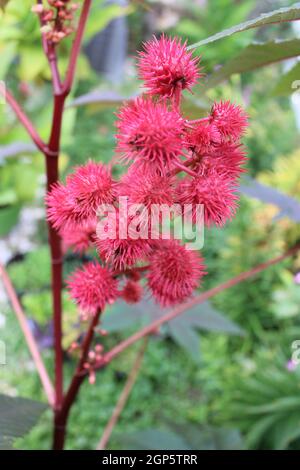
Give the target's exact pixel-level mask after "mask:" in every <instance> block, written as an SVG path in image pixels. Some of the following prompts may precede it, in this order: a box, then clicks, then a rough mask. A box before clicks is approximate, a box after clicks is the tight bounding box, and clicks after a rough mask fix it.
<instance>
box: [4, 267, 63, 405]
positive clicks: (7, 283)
mask: <svg viewBox="0 0 300 470" xmlns="http://www.w3.org/2000/svg"><path fill="white" fill-rule="evenodd" d="M0 276H1V277H2V280H3V284H4V287H5V290H6V293H7V296H8V298H9V300H10V302H11V305H12V307H13V310H14V312H15V314H16V317H17V319H18V321H19V324H20V327H21V329H22V332H23V334H24V337H25V340H26V343H27V345H28V349H29V351H30V353H31V356H32V359H33V362H34V364H35V366H36V369H37V372H38V374H39V377H40V380H41V383H42V386H43V388H44V391H45V394H46V397H47V400H48V403H49V405H50V406H51V407H53V406H54V397H55V395H54V389H53V385H52V382H51V380H50V378H49V375H48V372H47V370H46V367H45V365H44V362H43V359H42V357H41V355H40V351H39V348H38V345H37V343H36V341H35V339H34V336H33V334H32V332H31V330H30V328H29V326H28V323H27V319H26V315H25V313H24V311H23V309H22V307H21V304H20V302H19V299H18V296H17V294H16V292H15V290H14V288H13V285H12V283H11V280H10V278H9V276H8V274H7V272H6V270H5V268H4V266H2V265H1V264H0Z"/></svg>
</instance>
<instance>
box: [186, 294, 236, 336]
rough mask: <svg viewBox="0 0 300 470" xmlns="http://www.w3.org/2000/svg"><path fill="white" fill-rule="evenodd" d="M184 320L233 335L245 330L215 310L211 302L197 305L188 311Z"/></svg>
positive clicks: (205, 328) (209, 329)
mask: <svg viewBox="0 0 300 470" xmlns="http://www.w3.org/2000/svg"><path fill="white" fill-rule="evenodd" d="M183 320H184V321H185V322H186V323H189V324H190V325H193V326H194V327H196V328H199V329H200V330H208V331H216V332H223V333H228V334H232V335H241V336H242V335H243V334H244V332H243V330H242V328H240V327H239V326H238V325H237V324H236V323H234V322H233V321H231V320H229V319H228V318H226V317H224V315H222V314H221V313H220V312H218V311H217V310H215V309H214V308H213V307H212V305H211V304H210V302H204V303H202V304H201V305H196V306H195V307H193V308H191V309H190V310H189V311H188V312H186V313H185V314H184V316H183Z"/></svg>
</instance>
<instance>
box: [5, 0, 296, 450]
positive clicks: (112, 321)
mask: <svg viewBox="0 0 300 470" xmlns="http://www.w3.org/2000/svg"><path fill="white" fill-rule="evenodd" d="M32 3H33V2H32V1H31V0H23V1H22V2H19V1H17V0H10V2H9V4H8V6H7V8H6V11H5V13H0V54H1V60H0V78H3V79H5V82H6V83H7V84H8V85H9V87H10V88H11V89H12V90H13V91H14V93H15V95H16V96H17V98H18V99H19V101H20V102H21V103H22V105H23V106H24V108H25V109H26V110H27V111H28V112H29V113H30V115H31V116H32V119H33V121H34V122H35V123H36V125H37V127H38V129H39V131H40V133H41V135H44V134H45V133H47V129H48V126H49V116H50V112H51V92H50V83H49V72H48V68H47V64H46V63H45V59H44V57H43V54H42V52H41V47H40V42H39V41H40V37H39V25H38V22H37V19H36V17H35V16H34V15H33V14H31V13H30V7H31V6H32ZM292 3H293V2H289V1H272V2H271V1H259V2H258V1H255V0H246V1H243V2H239V1H235V0H210V1H207V2H206V1H200V0H198V1H195V0H194V1H192V0H191V1H189V0H181V1H176V2H167V1H163V0H161V1H150V0H149V1H132V2H115V3H114V2H109V3H107V2H104V1H101V0H95V1H94V6H93V8H94V10H93V14H92V15H91V19H90V21H89V24H88V30H87V36H86V44H85V53H83V54H82V55H81V57H80V62H79V67H78V75H77V82H76V87H75V91H74V93H73V96H71V97H70V99H69V101H68V110H67V112H66V116H65V121H64V126H63V138H62V143H63V150H62V151H63V158H62V166H61V172H62V175H63V177H64V176H65V175H66V174H67V173H68V172H69V171H70V169H71V168H72V166H74V165H76V164H79V163H82V162H85V161H86V160H87V159H88V158H93V159H95V160H99V161H100V160H101V161H105V162H108V161H110V159H111V158H112V157H113V147H114V120H115V115H114V112H115V111H116V110H117V108H118V105H119V104H120V101H121V99H122V98H123V97H130V96H133V95H134V94H135V93H136V90H137V85H138V81H137V77H136V70H135V67H134V55H135V54H136V52H135V51H136V50H137V49H140V48H141V45H142V42H143V41H144V40H146V39H148V38H149V37H150V36H151V35H152V33H155V34H159V33H161V32H166V33H167V34H170V35H180V36H182V37H183V38H186V39H187V41H188V42H189V43H194V42H196V41H199V40H201V39H204V38H206V37H208V36H210V35H212V34H214V33H216V32H218V31H221V30H224V29H226V28H228V27H231V26H233V25H235V24H238V23H240V22H242V21H245V20H247V19H249V18H254V17H256V16H258V14H259V13H261V12H267V11H270V10H274V9H276V8H279V7H288V6H290V5H292ZM297 24H298V22H296V23H294V24H293V23H292V24H289V23H283V24H282V25H274V26H269V27H268V28H260V29H253V30H249V31H245V32H243V33H240V34H238V35H233V36H230V37H228V38H225V39H223V40H221V41H218V42H213V43H210V44H207V45H205V46H203V47H200V48H198V49H197V51H196V53H199V54H200V55H201V56H202V65H203V68H204V71H205V73H206V74H207V78H206V79H205V80H204V81H203V84H202V85H200V86H199V87H198V89H197V90H196V91H195V94H194V95H192V96H189V97H186V101H185V112H186V113H187V114H189V115H190V116H192V115H193V114H195V113H197V114H198V115H199V113H200V114H201V112H202V111H204V110H205V109H206V108H209V107H210V103H211V102H212V100H214V99H216V98H218V99H219V98H224V99H232V100H235V101H237V102H240V103H243V105H244V106H246V107H247V110H248V112H249V114H250V118H251V121H250V130H249V132H248V135H247V137H246V139H245V144H246V145H247V148H248V152H249V164H248V170H249V175H250V176H251V178H253V179H255V180H256V181H257V182H259V183H260V184H261V186H259V187H256V191H255V195H256V198H255V199H254V198H250V197H248V196H247V195H246V194H247V191H243V192H244V195H242V198H241V203H240V208H239V211H238V213H237V216H236V218H235V220H234V221H233V222H232V223H231V224H228V225H227V226H226V227H225V228H224V229H218V230H217V229H212V230H210V231H207V232H206V235H205V246H204V249H203V254H204V256H205V259H206V263H207V266H208V268H209V275H208V276H207V278H206V281H205V285H204V287H203V288H209V287H212V286H215V285H217V284H218V283H220V282H222V281H225V280H227V279H229V278H230V277H232V276H234V275H236V274H238V273H240V272H242V271H244V270H247V269H250V268H251V267H253V266H255V265H256V264H258V263H261V262H263V261H265V260H268V259H271V258H272V257H274V256H277V255H279V254H280V253H282V252H283V251H284V250H285V249H286V247H288V246H290V245H292V244H294V243H295V242H297V241H299V238H300V230H299V221H300V210H299V207H300V205H299V206H298V205H297V204H296V203H297V201H298V200H299V199H300V150H299V148H300V135H299V127H300V126H299V121H300V117H299V109H300V106H299V100H298V101H297V96H296V95H297V93H295V94H294V95H293V96H291V95H292V92H293V89H292V88H291V82H292V78H293V80H295V79H297V76H298V79H300V70H299V63H298V62H297V59H290V60H284V61H277V60H276V61H274V62H275V63H272V65H268V66H267V67H261V68H259V69H258V65H265V64H267V63H268V62H273V61H272V60H269V58H270V57H271V58H272V54H273V52H272V51H273V49H270V44H273V45H274V40H275V38H276V40H278V39H280V40H282V41H292V40H293V41H296V42H297V41H300V39H295V38H299V34H300V32H299V31H300V29H299V26H297ZM257 42H260V43H263V44H265V46H264V48H267V49H264V50H265V52H264V53H265V55H263V54H262V55H259V54H258V52H257V51H256V50H254V53H253V50H252V49H251V47H252V48H253V47H258V46H253V45H252V46H251V44H254V43H257ZM266 44H267V46H266ZM297 44H298V43H297ZM68 47H69V44H68V42H67V44H66V45H65V43H64V45H63V49H62V51H61V54H62V62H61V67H62V69H63V67H64V66H65V65H64V64H65V62H66V61H65V60H64V58H67V55H68ZM260 47H262V46H260ZM291 47H292V45H291V43H289V42H288V43H287V44H286V46H285V48H284V50H283V53H282V56H281V57H282V58H284V59H286V58H287V57H289V55H290V54H289V51H290V50H291V49H290V48H291ZM293 47H294V45H293ZM295 47H296V46H295ZM297 47H299V45H298V46H297ZM245 48H246V49H245ZM249 48H250V49H251V50H250V49H249ZM249 50H250V52H249ZM245 54H246V56H247V61H248V62H247V64H249V63H250V64H251V66H250V67H249V66H247V67H245V66H243V64H244V63H245V62H243V60H244V58H245ZM249 54H250V57H249ZM251 54H252V55H251ZM294 55H297V54H296V53H295V54H294ZM299 55H300V47H299ZM261 56H263V57H265V63H262V64H258V63H256V62H255V61H257V58H258V57H261ZM235 57H237V58H238V59H237V60H236V61H235V62H232V61H233V59H234V58H235ZM253 57H254V58H253ZM251 61H252V62H251ZM237 63H239V64H242V65H241V66H240V68H241V70H238V69H237V66H236V64H237ZM223 64H231V65H230V66H229V67H228V65H227V69H225V71H224V69H222V71H221V72H220V66H221V65H223ZM226 70H227V71H226ZM240 72H242V73H240ZM297 73H298V75H297ZM222 74H223V75H222ZM297 102H298V108H297ZM0 120H1V121H0V122H1V128H0V142H1V146H0V237H1V238H0V260H1V262H5V263H7V264H8V271H9V274H10V276H11V278H12V280H13V282H14V285H15V287H16V289H17V292H18V294H19V296H20V298H21V301H22V305H23V306H24V309H25V310H26V312H27V314H28V321H29V322H30V325H31V327H32V329H33V331H34V333H35V336H36V338H37V339H38V341H39V345H40V347H41V348H42V350H43V356H44V357H45V359H46V361H47V363H48V365H49V367H51V364H52V361H51V359H52V349H51V346H52V325H51V323H50V321H49V318H50V313H51V304H50V290H49V255H48V249H47V246H46V237H47V235H46V227H45V223H44V222H43V211H44V209H43V195H44V178H43V172H44V166H43V160H42V158H41V157H40V155H39V154H38V153H37V151H36V150H35V148H34V147H32V146H31V144H30V143H29V142H28V138H27V136H26V135H25V132H24V131H23V129H22V128H21V127H20V126H19V125H18V123H17V121H16V119H15V116H14V115H13V113H12V112H11V111H10V110H9V108H8V106H4V105H3V104H2V105H0ZM115 171H116V172H120V171H121V169H119V168H118V167H117V169H116V170H115ZM252 181H253V180H252ZM243 184H245V186H246V187H247V184H249V181H248V183H247V181H245V182H243ZM265 186H267V187H268V188H269V189H270V188H271V189H274V190H276V191H277V192H274V193H273V192H272V191H271V192H270V191H269V192H267V195H266V192H264V189H263V188H265ZM265 191H266V190H265ZM278 194H280V195H281V198H278ZM276 195H277V196H276ZM278 201H279V202H278ZM295 204H296V205H295ZM291 206H292V207H293V208H294V210H291ZM76 263H78V259H76V257H74V256H73V255H71V254H67V255H66V263H65V275H67V273H68V272H69V270H71V269H73V267H74V265H75V264H76ZM299 271H300V255H298V256H297V257H294V258H293V259H289V260H287V261H285V262H283V263H280V264H278V265H276V266H273V267H271V268H269V269H268V270H266V271H264V272H262V273H261V274H259V275H257V276H256V277H255V278H253V279H251V280H249V281H246V282H244V283H243V284H239V285H238V286H236V287H233V288H231V289H229V290H226V291H225V292H223V293H222V294H219V295H218V296H216V297H215V298H214V299H213V301H212V302H211V303H210V304H203V305H201V306H199V307H197V312H198V313H202V314H203V315H204V318H205V319H206V320H205V321H203V322H202V323H201V324H200V325H199V324H197V323H196V324H195V321H193V316H192V315H190V316H189V317H188V314H187V317H185V316H183V317H182V318H181V320H180V323H179V324H178V323H177V324H175V323H174V321H173V322H172V324H170V325H168V327H166V328H164V329H163V330H162V331H161V332H159V333H158V334H157V335H156V336H153V337H152V338H151V339H150V342H149V345H148V347H147V351H146V353H145V357H144V363H143V368H142V372H141V373H140V375H139V378H138V380H137V383H136V385H135V387H134V389H133V392H132V395H131V397H130V400H129V402H128V404H127V406H126V408H125V409H124V411H123V413H122V416H121V419H120V421H119V422H118V425H117V427H116V428H115V430H114V433H113V436H112V439H111V441H110V444H109V447H110V448H111V449H120V448H131V447H133V448H139V447H140V448H143V449H146V448H149V449H150V448H153V449H158V448H162V449H172V448H175V449H176V448H180V449H184V448H192V449H202V448H250V449H253V448H263V449H285V448H287V449H295V448H296V449H300V393H299V392H300V366H298V367H296V366H295V365H294V364H292V363H291V354H292V350H291V344H292V342H293V341H294V340H297V339H300V286H299V283H300V281H299V276H298V278H297V276H296V275H297V273H298V272H299ZM297 279H298V281H297ZM0 293H1V292H0ZM2 297H3V296H2ZM2 297H1V298H0V301H1V306H0V325H1V329H0V338H1V340H2V341H4V342H5V343H6V349H7V364H6V365H0V374H1V378H0V393H3V394H7V395H10V396H22V397H27V398H31V399H35V400H40V401H43V400H44V399H43V395H42V391H41V389H40V385H39V382H38V378H37V375H36V373H35V371H34V368H33V364H32V361H31V360H30V357H29V354H28V352H27V349H26V345H25V343H24V341H23V339H22V334H21V332H20V331H19V328H18V325H17V323H16V319H15V318H14V316H13V313H12V312H11V310H10V308H9V307H8V306H7V303H6V302H5V299H4V298H2ZM146 311H147V312H149V315H152V314H154V313H155V311H156V309H155V307H154V306H153V305H151V304H150V302H149V301H148V300H147V299H145V301H144V303H143V305H142V306H141V307H140V308H139V309H131V310H130V311H129V310H128V309H126V308H125V307H124V306H123V305H122V307H120V306H119V305H118V304H117V305H116V306H114V308H111V309H109V310H108V311H107V312H106V323H105V324H104V326H105V327H106V328H107V329H108V331H109V332H110V334H109V335H108V336H107V337H106V338H105V346H106V347H109V346H110V345H113V344H115V343H116V341H117V339H120V338H123V337H125V336H127V335H128V333H130V332H131V331H134V330H135V329H136V327H137V325H138V323H143V322H145V321H147V319H146V318H145V315H144V312H146ZM156 313H157V312H156ZM64 322H65V324H64V333H65V336H64V345H65V348H66V353H65V361H66V364H67V370H68V371H69V374H71V372H72V370H73V366H74V364H73V361H72V359H71V357H70V356H69V354H68V353H67V347H68V346H69V344H70V342H71V341H72V340H73V339H76V338H77V337H78V335H79V334H80V332H79V331H78V325H77V314H76V309H75V307H74V305H73V304H72V303H71V302H70V301H69V299H68V297H67V295H65V297H64ZM135 354H136V348H132V349H129V350H127V351H126V352H125V353H123V354H122V355H121V356H120V357H119V358H118V359H117V360H116V361H115V362H113V364H112V366H111V367H109V368H108V369H106V370H104V371H102V372H101V373H100V374H99V375H98V377H97V381H96V384H95V385H93V386H91V385H89V384H88V383H86V384H85V385H84V386H83V389H82V392H81V395H80V398H79V400H78V401H77V403H76V405H75V407H74V410H73V412H72V415H71V422H70V433H69V436H68V440H67V448H69V449H93V448H95V446H96V444H97V442H98V441H99V438H100V436H101V433H102V430H103V428H104V426H105V424H106V422H107V421H108V419H109V417H110V416H111V413H112V411H113V408H114V406H115V403H116V401H117V398H118V396H119V394H120V392H121V390H122V388H123V386H124V382H125V381H126V377H127V374H128V372H129V371H130V368H131V364H132V363H133V361H134V357H135ZM50 419H51V415H50V413H49V411H45V412H44V413H43V414H42V415H41V417H40V419H39V421H38V424H37V425H36V426H35V427H34V428H33V429H32V431H31V432H30V433H29V434H27V435H26V436H25V437H24V438H20V439H18V440H17V441H16V443H15V445H16V446H17V447H18V448H25V449H47V448H49V447H50V439H51V436H50ZM0 445H1V442H0ZM159 446H160V447H159Z"/></svg>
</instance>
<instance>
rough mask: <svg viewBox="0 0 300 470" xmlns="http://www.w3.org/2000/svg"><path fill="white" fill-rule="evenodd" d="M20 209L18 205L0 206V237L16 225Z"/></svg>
mask: <svg viewBox="0 0 300 470" xmlns="http://www.w3.org/2000/svg"><path fill="white" fill-rule="evenodd" d="M20 209H21V207H20V206H19V205H13V206H9V207H4V208H0V237H2V236H4V235H7V234H8V233H9V231H10V230H11V229H12V228H13V227H14V226H15V225H16V223H17V222H18V218H19V213H20Z"/></svg>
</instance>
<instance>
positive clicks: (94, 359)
mask: <svg viewBox="0 0 300 470" xmlns="http://www.w3.org/2000/svg"><path fill="white" fill-rule="evenodd" d="M102 357H103V346H102V344H97V345H96V346H95V348H94V349H92V350H91V351H89V353H88V357H87V361H86V362H85V363H84V364H83V368H84V369H85V370H86V371H87V372H88V374H89V382H90V384H91V385H94V383H95V382H96V373H95V369H96V367H97V365H98V364H99V362H100V361H101V359H102Z"/></svg>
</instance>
